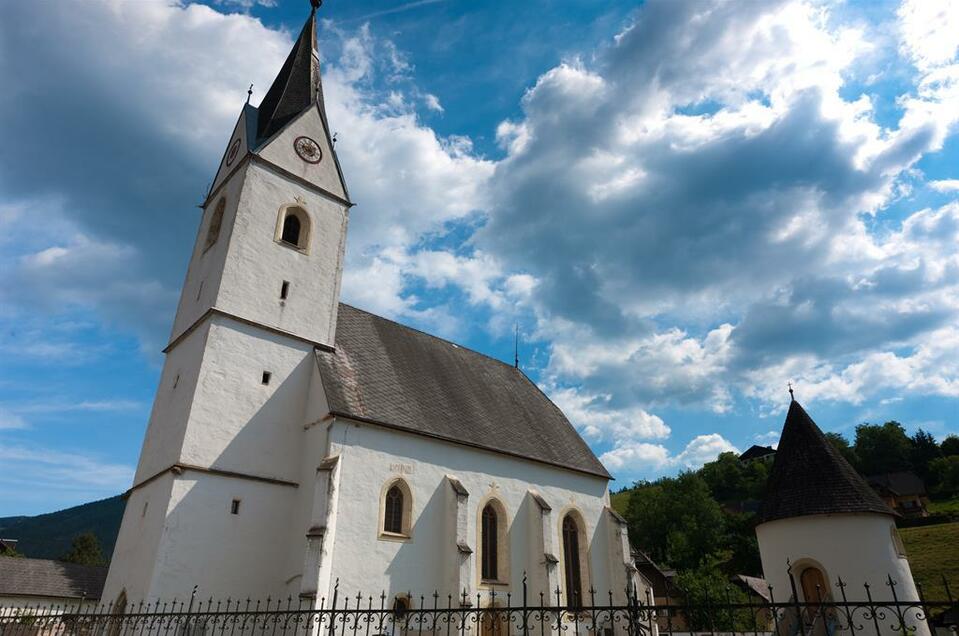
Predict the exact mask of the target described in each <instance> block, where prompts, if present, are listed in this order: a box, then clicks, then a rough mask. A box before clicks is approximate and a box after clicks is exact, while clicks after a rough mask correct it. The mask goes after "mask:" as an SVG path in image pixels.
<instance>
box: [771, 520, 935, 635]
mask: <svg viewBox="0 0 959 636" xmlns="http://www.w3.org/2000/svg"><path fill="white" fill-rule="evenodd" d="M894 529H895V521H894V519H893V518H892V517H890V516H888V515H880V514H873V513H861V514H832V515H809V516H805V517H793V518H790V519H779V520H776V521H770V522H768V523H764V524H760V525H759V526H757V527H756V538H757V539H758V541H759V553H760V556H761V558H762V564H763V573H764V575H765V578H766V580H767V581H769V583H770V584H771V585H772V586H773V594H774V595H775V597H776V600H777V601H780V602H784V601H788V600H789V599H790V598H791V597H792V588H791V586H790V582H789V576H788V574H787V570H786V560H787V559H788V560H789V562H790V563H792V564H793V568H792V571H793V576H794V578H795V581H796V588H797V590H799V594H800V596H801V595H802V588H801V585H800V581H799V575H800V573H801V572H802V569H803V568H804V567H805V566H806V564H811V565H816V566H817V567H820V568H821V569H822V570H823V573H824V574H825V578H826V580H827V582H828V585H829V587H830V590H829V593H830V594H831V596H832V598H833V600H842V598H841V594H840V591H839V589H838V588H837V587H836V582H837V581H838V579H839V578H842V580H843V581H844V582H845V583H847V585H848V586H847V587H846V597H847V598H848V600H849V601H850V602H858V601H866V592H865V589H864V587H863V584H864V583H868V584H869V586H870V592H871V593H872V597H873V599H874V600H877V601H883V600H892V592H891V590H890V588H889V586H888V585H887V584H886V577H887V576H892V578H893V580H894V581H896V582H897V583H898V585H897V586H896V594H897V595H898V597H899V599H900V600H917V599H918V598H919V597H918V594H917V591H916V586H915V582H914V581H913V578H912V571H911V570H910V568H909V561H908V560H907V559H906V558H903V557H899V556H898V555H897V554H896V548H895V544H894V542H893V539H892V532H893V530H894ZM917 627H918V629H919V634H920V636H921V635H922V634H924V633H928V632H927V630H926V627H925V625H924V624H917ZM887 631H888V630H887Z"/></svg>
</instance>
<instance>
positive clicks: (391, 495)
mask: <svg viewBox="0 0 959 636" xmlns="http://www.w3.org/2000/svg"><path fill="white" fill-rule="evenodd" d="M383 531H384V532H392V533H393V534H403V491H402V490H400V487H399V486H395V485H394V486H390V489H389V490H387V491H386V509H385V511H384V514H383Z"/></svg>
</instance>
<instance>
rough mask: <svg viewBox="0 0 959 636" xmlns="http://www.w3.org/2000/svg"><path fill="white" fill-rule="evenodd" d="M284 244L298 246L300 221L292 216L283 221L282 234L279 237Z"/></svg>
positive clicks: (289, 215)
mask: <svg viewBox="0 0 959 636" xmlns="http://www.w3.org/2000/svg"><path fill="white" fill-rule="evenodd" d="M280 240H282V241H283V242H284V243H289V244H290V245H296V246H297V247H299V246H300V219H299V218H297V217H296V215H294V214H288V215H287V217H286V218H285V219H284V220H283V234H282V236H281V237H280Z"/></svg>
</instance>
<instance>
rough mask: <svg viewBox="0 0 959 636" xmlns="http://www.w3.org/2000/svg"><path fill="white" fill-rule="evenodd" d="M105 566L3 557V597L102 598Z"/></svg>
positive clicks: (0, 593) (0, 575)
mask: <svg viewBox="0 0 959 636" xmlns="http://www.w3.org/2000/svg"><path fill="white" fill-rule="evenodd" d="M106 578H107V566H105V565H79V564H77V563H64V562H63V561H51V560H49V559H28V558H25V557H8V556H0V596H37V597H44V598H71V599H72V598H76V599H80V598H86V599H93V600H96V599H99V598H100V594H101V593H102V592H103V583H104V582H105V581H106Z"/></svg>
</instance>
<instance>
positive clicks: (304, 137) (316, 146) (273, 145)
mask: <svg viewBox="0 0 959 636" xmlns="http://www.w3.org/2000/svg"><path fill="white" fill-rule="evenodd" d="M327 133H328V130H327V127H326V123H325V121H324V118H323V117H322V115H321V114H320V109H319V106H318V105H316V104H313V105H312V106H310V107H309V108H307V109H306V110H305V111H303V112H302V113H301V114H300V115H299V116H298V117H296V118H295V119H293V120H292V121H291V122H290V123H289V124H288V125H287V126H286V127H285V128H283V129H282V130H280V131H279V132H278V133H277V134H276V135H275V136H274V137H273V138H272V139H269V140H267V141H266V142H265V144H264V145H262V146H261V147H260V148H259V149H258V150H257V151H256V154H257V155H259V156H261V157H263V158H264V159H266V160H267V161H269V162H270V163H272V164H275V165H277V166H279V167H280V168H282V169H283V170H286V171H287V172H289V173H291V174H294V175H296V176H297V177H300V178H301V179H305V180H306V181H309V182H310V183H312V184H314V185H316V186H319V187H320V188H323V189H324V190H326V191H327V192H330V193H332V194H334V195H336V196H337V197H339V198H341V199H344V200H348V199H349V194H348V193H347V190H346V184H345V182H344V181H343V178H342V176H341V174H340V170H339V165H338V163H337V159H336V157H335V156H334V154H333V148H332V147H331V145H330V141H329V139H330V138H329V135H328V134H327Z"/></svg>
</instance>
